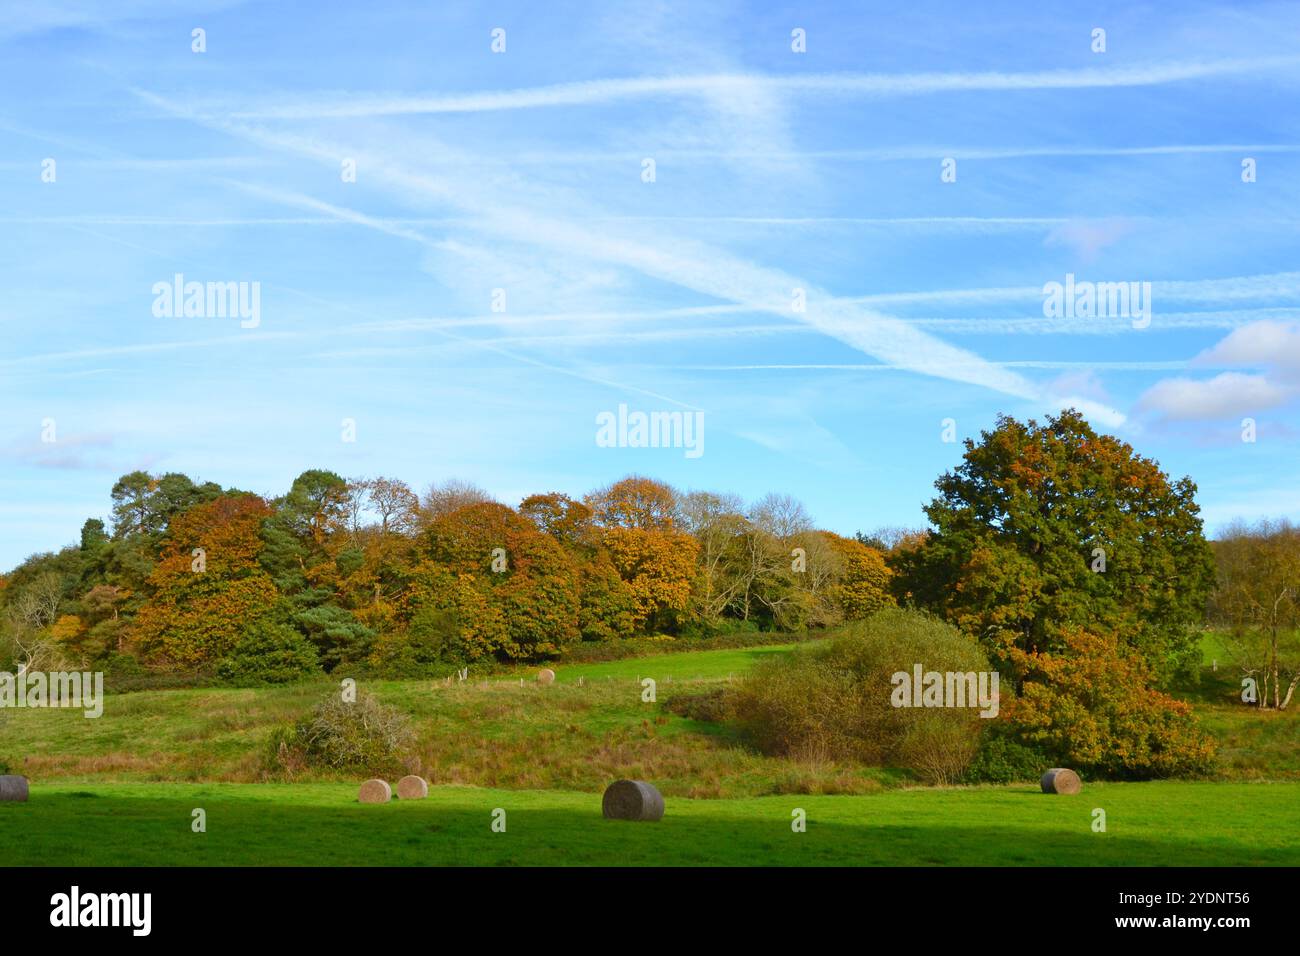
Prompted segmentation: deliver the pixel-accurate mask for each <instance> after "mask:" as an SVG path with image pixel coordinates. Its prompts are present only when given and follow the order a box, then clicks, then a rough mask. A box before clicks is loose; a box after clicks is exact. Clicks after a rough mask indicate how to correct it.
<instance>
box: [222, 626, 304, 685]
mask: <svg viewBox="0 0 1300 956" xmlns="http://www.w3.org/2000/svg"><path fill="white" fill-rule="evenodd" d="M320 673H321V668H320V656H319V655H318V654H317V652H316V646H315V645H314V644H313V643H312V642H311V641H309V640H308V639H307V638H306V637H304V636H303V635H302V633H301V632H299V631H298V630H297V629H296V628H293V627H290V626H289V625H287V624H275V623H271V622H269V621H261V622H259V623H257V624H254V625H253V626H252V627H251V628H250V629H249V630H248V631H246V632H245V634H244V637H243V639H242V640H241V641H240V642H239V643H238V644H237V645H235V649H234V650H233V651H232V652H231V653H230V655H229V656H228V657H226V658H225V659H224V660H222V661H221V663H220V664H218V665H217V676H218V677H220V678H221V679H222V680H223V681H227V682H229V683H232V684H238V685H240V686H249V685H257V684H290V683H293V682H294V681H298V680H302V679H304V678H307V677H313V676H319V675H320Z"/></svg>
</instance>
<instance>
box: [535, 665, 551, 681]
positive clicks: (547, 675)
mask: <svg viewBox="0 0 1300 956" xmlns="http://www.w3.org/2000/svg"><path fill="white" fill-rule="evenodd" d="M537 683H539V684H554V683H555V671H553V670H551V669H550V668H549V667H543V668H542V669H541V670H539V671H538V672H537Z"/></svg>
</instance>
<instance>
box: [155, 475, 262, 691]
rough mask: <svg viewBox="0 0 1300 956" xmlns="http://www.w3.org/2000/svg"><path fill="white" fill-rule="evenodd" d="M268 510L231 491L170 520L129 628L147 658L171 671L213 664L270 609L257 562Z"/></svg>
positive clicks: (251, 497)
mask: <svg viewBox="0 0 1300 956" xmlns="http://www.w3.org/2000/svg"><path fill="white" fill-rule="evenodd" d="M270 515H271V509H270V508H269V507H268V506H267V504H266V502H265V501H263V500H262V499H261V498H259V497H257V496H255V495H237V496H223V497H220V498H217V499H216V500H215V501H211V502H208V503H206V504H200V505H196V506H194V507H192V508H190V509H189V510H188V511H185V512H183V513H181V514H178V515H176V516H175V517H174V518H172V520H171V523H170V525H169V528H168V531H167V537H166V540H165V542H164V545H163V550H162V556H161V558H160V560H159V562H158V564H157V566H156V567H155V568H154V570H153V573H152V574H151V575H150V577H149V581H148V590H149V599H148V601H147V602H146V603H145V605H144V606H143V607H142V608H141V609H140V611H139V613H138V614H137V615H136V617H135V621H134V625H133V627H132V629H131V635H132V641H133V643H134V644H135V646H136V647H137V648H138V650H139V651H140V653H141V655H142V656H143V657H144V658H145V659H146V660H148V661H150V662H152V663H155V664H161V665H165V666H168V667H178V668H194V667H200V666H202V665H206V664H213V663H215V662H216V661H217V660H219V659H221V658H222V657H224V656H225V655H226V654H228V653H229V652H230V651H231V650H233V649H234V647H235V645H236V644H238V643H239V640H240V637H241V635H242V633H243V631H244V630H245V629H246V628H247V627H248V626H249V625H250V624H251V623H253V622H256V621H258V620H261V619H263V618H265V617H266V616H268V615H269V614H271V613H272V611H273V610H274V609H275V606H276V602H277V601H278V599H279V592H278V591H277V590H276V586H275V582H274V581H273V580H272V579H271V576H270V575H269V574H267V573H266V572H265V571H264V570H263V569H262V568H261V566H260V565H259V564H258V554H259V552H260V551H261V549H262V540H261V537H260V531H261V527H262V523H263V522H264V521H265V520H266V519H267V518H268V517H269V516H270Z"/></svg>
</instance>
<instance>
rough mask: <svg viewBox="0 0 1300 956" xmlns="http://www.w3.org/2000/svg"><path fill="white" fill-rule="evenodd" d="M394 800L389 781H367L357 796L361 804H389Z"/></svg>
mask: <svg viewBox="0 0 1300 956" xmlns="http://www.w3.org/2000/svg"><path fill="white" fill-rule="evenodd" d="M391 799H393V788H392V787H390V786H389V785H388V781H387V780H367V781H366V782H365V783H363V784H362V785H361V791H360V792H359V793H358V794H357V800H358V801H359V802H360V803H387V802H388V801H389V800H391Z"/></svg>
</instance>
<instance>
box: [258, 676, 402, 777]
mask: <svg viewBox="0 0 1300 956" xmlns="http://www.w3.org/2000/svg"><path fill="white" fill-rule="evenodd" d="M414 743H415V732H414V731H413V730H412V728H411V721H410V718H408V717H407V716H406V715H405V714H404V713H402V712H401V711H399V710H397V709H395V708H393V707H388V706H386V705H384V704H381V703H380V702H379V701H378V700H377V699H376V698H375V697H373V696H371V695H370V694H365V693H361V694H358V695H357V699H356V700H355V701H353V702H351V703H349V702H348V701H345V700H343V698H342V695H341V694H338V693H332V694H330V695H329V696H328V697H326V698H325V699H324V700H323V701H321V702H320V703H319V704H317V705H316V707H315V708H314V709H313V710H312V711H311V713H309V714H307V715H305V716H304V717H302V718H301V719H300V720H299V721H298V722H297V723H296V724H294V725H293V726H292V727H286V728H282V729H281V730H280V731H279V732H277V733H276V734H274V735H273V736H272V739H271V751H272V754H271V756H272V763H273V764H275V765H278V766H279V767H280V768H281V769H284V770H289V771H293V770H295V769H299V768H301V767H304V766H309V767H318V768H324V769H329V770H340V771H350V772H357V773H367V774H373V775H375V776H383V775H385V774H389V773H393V772H399V773H400V772H401V771H402V770H403V769H404V768H405V766H406V758H407V756H408V754H409V752H410V749H411V747H412V746H413V745H414Z"/></svg>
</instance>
